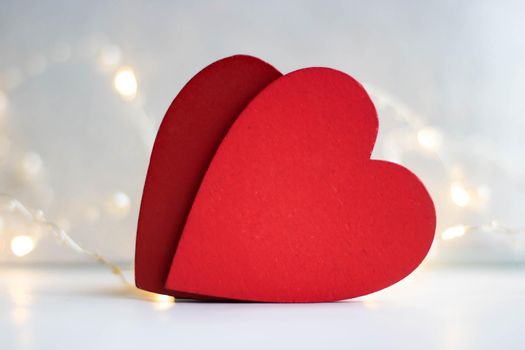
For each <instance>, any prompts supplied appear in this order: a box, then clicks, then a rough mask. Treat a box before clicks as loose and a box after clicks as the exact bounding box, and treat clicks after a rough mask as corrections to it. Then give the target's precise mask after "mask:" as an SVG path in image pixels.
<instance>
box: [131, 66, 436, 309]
mask: <svg viewBox="0 0 525 350" xmlns="http://www.w3.org/2000/svg"><path fill="white" fill-rule="evenodd" d="M261 85H263V84H261ZM214 94H220V89H217V90H216V91H215V92H211V90H210V92H209V93H207V96H208V97H209V98H216V96H215V95H214ZM228 96H229V97H232V98H233V95H228ZM228 96H226V97H228ZM221 97H224V96H221ZM217 98H218V97H217ZM244 101H245V100H243V102H244ZM227 102H228V100H227V99H226V100H225V101H224V103H227ZM193 103H195V104H197V105H198V104H200V103H206V100H205V99H203V98H202V97H201V96H199V97H198V98H195V99H194V100H193ZM241 104H242V103H241ZM239 105H240V104H239ZM168 114H169V113H168ZM200 120H202V122H203V123H206V122H207V121H208V120H209V119H205V118H203V117H201V119H200ZM178 127H179V126H178V125H175V124H173V130H172V131H171V132H173V133H176V132H178V133H182V132H183V131H179V130H176V128H178ZM201 127H202V126H201ZM377 127H378V122H377V116H376V111H375V109H374V106H373V104H372V102H371V100H370V98H369V97H368V95H367V93H366V92H365V90H364V89H363V87H362V86H361V85H360V84H359V83H358V82H356V81H355V80H354V79H353V78H351V77H350V76H348V75H346V74H344V73H342V72H339V71H336V70H332V69H327V68H308V69H303V70H299V71H295V72H293V73H290V74H287V75H285V76H283V77H281V78H279V79H277V80H275V81H274V82H273V83H271V84H270V85H268V86H267V87H266V88H265V89H263V90H262V91H261V92H260V93H259V94H258V95H257V96H255V98H253V100H252V101H251V102H250V103H249V104H248V105H247V107H246V108H245V109H244V110H243V111H242V113H241V114H240V116H239V117H238V119H237V120H236V121H235V123H234V124H233V126H232V127H231V128H230V130H229V132H228V133H227V134H226V136H225V137H224V139H223V140H222V143H221V144H220V146H219V148H218V149H217V152H216V153H215V156H214V157H213V160H212V161H211V164H210V166H209V168H208V170H207V172H206V174H205V176H204V179H203V181H202V183H201V182H200V175H201V173H202V171H203V168H205V166H204V165H202V166H200V167H198V168H199V169H198V171H195V172H194V173H192V174H191V175H195V174H197V177H199V181H195V180H194V179H193V178H191V176H190V173H188V174H185V175H184V176H188V179H187V183H189V184H191V190H188V192H187V193H186V194H184V195H181V196H179V195H177V192H176V191H174V190H173V189H172V186H174V185H173V183H175V182H177V181H176V180H174V179H173V178H172V177H171V176H174V175H173V174H176V172H177V171H182V172H184V171H185V170H184V167H181V166H177V170H174V169H170V167H172V166H174V164H179V163H180V162H186V163H192V162H193V161H195V162H196V163H198V164H204V163H205V162H206V161H209V159H210V154H211V152H210V151H209V150H207V151H206V152H202V153H203V155H202V154H201V155H196V153H195V149H199V148H198V147H195V146H190V145H185V144H182V143H180V142H178V143H177V146H176V147H173V146H172V144H171V142H172V141H171V139H170V137H168V136H164V137H163V139H162V141H160V142H159V141H157V143H158V145H156V150H155V151H154V156H155V152H157V155H156V157H154V159H153V160H152V164H156V165H155V166H154V169H155V170H154V171H152V168H151V167H150V173H149V174H148V181H147V185H148V184H149V186H150V187H155V191H151V189H150V191H151V193H149V195H146V194H145V199H146V200H147V202H145V203H146V204H144V203H143V207H142V212H141V221H142V222H141V223H142V225H143V226H142V229H143V230H144V232H145V231H146V230H148V233H147V234H148V237H147V239H152V241H151V242H150V243H149V244H151V245H155V247H158V246H159V245H160V246H162V248H160V249H159V251H160V254H161V255H162V258H161V259H154V258H151V255H152V254H156V252H157V251H156V250H155V249H153V248H150V247H148V248H147V249H150V251H149V253H148V254H150V255H149V256H150V257H149V259H150V261H151V262H152V264H153V265H154V266H153V265H152V266H147V267H146V266H145V265H143V266H142V269H143V270H142V271H141V274H142V279H143V281H144V282H145V281H146V278H145V277H144V273H146V270H147V271H149V272H151V271H152V270H153V269H158V271H155V278H154V279H152V281H154V283H152V285H155V286H157V285H158V283H160V281H161V278H162V277H164V276H165V273H166V266H164V265H162V264H164V263H165V262H166V261H167V258H168V256H169V255H170V254H173V253H174V248H173V247H174V242H175V241H176V239H178V233H179V232H180V231H179V230H180V227H181V225H182V224H183V220H184V215H185V213H186V211H187V208H188V205H189V203H190V202H191V200H193V195H194V191H195V189H196V188H197V187H198V186H199V183H200V188H199V190H198V192H197V196H196V197H195V200H194V202H193V206H192V208H191V211H190V213H189V216H188V218H187V221H186V224H185V227H184V231H183V234H182V237H181V239H180V242H179V244H178V247H177V249H176V252H175V254H174V256H173V261H172V264H171V270H170V272H169V275H168V278H167V280H166V289H168V290H174V291H178V292H186V293H190V294H197V295H206V296H209V297H217V298H228V299H236V300H246V301H265V302H320V301H333V300H341V299H347V298H352V297H357V296H360V295H364V294H367V293H371V292H374V291H377V290H380V289H382V288H385V287H387V286H389V285H391V284H393V283H395V282H397V281H399V280H400V279H402V278H403V277H405V276H407V275H408V274H409V273H410V272H411V271H413V270H414V269H415V268H416V267H417V266H418V265H419V264H420V263H421V261H422V260H423V258H424V257H425V255H426V254H427V252H428V249H429V248H430V245H431V243H432V240H433V237H434V230H435V210H434V205H433V203H432V200H431V198H430V196H429V194H428V192H427V191H426V189H425V187H424V186H423V184H422V183H421V182H420V181H419V179H418V178H417V177H416V176H415V175H414V174H412V173H411V172H410V171H409V170H407V169H405V168H403V167H402V166H400V165H397V164H393V163H389V162H385V161H378V160H370V154H371V151H372V148H373V145H374V142H375V138H376V134H377ZM188 130H192V128H187V129H185V130H184V132H188ZM214 136H215V138H214V139H213V141H214V146H216V144H217V143H218V142H219V139H220V137H221V136H222V134H221V135H218V134H214ZM159 137H160V135H159ZM180 137H183V136H178V138H180ZM178 138H173V139H174V140H178ZM190 140H191V137H187V138H186V139H185V141H186V142H190ZM173 142H174V141H173ZM160 145H162V147H170V148H172V147H173V148H180V147H184V151H183V152H181V154H180V155H179V156H178V158H173V155H172V154H171V153H166V154H163V155H162V157H161V156H160V155H159V154H158V153H159V148H160V147H161V146H160ZM195 159H198V160H195ZM166 168H168V169H169V170H168V171H169V174H171V175H170V177H166V176H161V175H159V172H160V173H162V172H164V171H166ZM152 172H154V174H155V176H153V175H152ZM179 201H182V202H183V204H178V203H179ZM152 203H158V204H152ZM148 206H152V207H153V208H148ZM179 206H180V207H179ZM182 213H184V214H182ZM173 217H177V219H176V220H175V219H173ZM146 221H147V223H146ZM156 228H160V229H162V233H153V234H152V233H151V232H149V230H154V229H156ZM139 232H140V230H139ZM168 232H173V233H174V236H176V238H175V239H174V238H172V237H167V233H168ZM157 236H158V237H160V238H161V239H160V240H159V238H158V237H157ZM145 238H146V237H143V238H142V239H143V240H144V239H145ZM142 244H145V243H144V241H142ZM164 246H167V247H168V248H169V249H165V248H164ZM142 263H143V264H144V263H145V262H144V261H143V262H142ZM159 271H160V272H159ZM139 285H140V283H139Z"/></svg>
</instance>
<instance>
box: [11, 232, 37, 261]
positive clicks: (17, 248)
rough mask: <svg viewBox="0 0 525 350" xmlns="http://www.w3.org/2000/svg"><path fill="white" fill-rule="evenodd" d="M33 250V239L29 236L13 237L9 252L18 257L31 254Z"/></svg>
mask: <svg viewBox="0 0 525 350" xmlns="http://www.w3.org/2000/svg"><path fill="white" fill-rule="evenodd" d="M34 248H35V243H34V242H33V238H31V237H29V236H26V235H20V236H15V237H13V239H12V240H11V251H12V252H13V254H14V255H16V256H18V257H22V256H26V255H27V254H29V253H31V252H32V251H33V249H34Z"/></svg>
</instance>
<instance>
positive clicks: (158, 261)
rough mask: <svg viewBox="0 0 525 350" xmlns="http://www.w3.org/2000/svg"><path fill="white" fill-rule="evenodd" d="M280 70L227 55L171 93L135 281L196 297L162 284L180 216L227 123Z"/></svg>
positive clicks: (146, 199)
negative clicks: (171, 98) (174, 94)
mask: <svg viewBox="0 0 525 350" xmlns="http://www.w3.org/2000/svg"><path fill="white" fill-rule="evenodd" d="M280 76H281V73H279V72H278V71H277V70H276V69H275V68H273V67H272V66H270V65H269V64H267V63H265V62H263V61H261V60H259V59H257V58H254V57H249V56H240V55H239V56H233V57H229V58H225V59H222V60H220V61H218V62H215V63H213V64H211V65H210V66H208V67H206V68H205V69H204V70H202V71H201V72H200V73H198V74H197V75H196V76H195V77H194V78H192V79H191V80H190V81H189V82H188V83H187V84H186V86H185V87H184V88H183V89H182V91H181V92H180V93H179V95H178V96H177V97H176V98H175V100H174V101H173V103H172V104H171V106H170V108H169V109H168V112H167V113H166V116H165V117H164V120H163V121H162V125H161V127H160V129H159V132H158V135H157V138H156V140H155V145H154V147H153V152H152V155H151V161H150V165H149V169H148V174H147V177H146V183H145V185H144V193H143V197H142V203H141V208H140V216H139V222H138V230H137V231H138V232H137V243H136V255H135V280H136V285H137V287H139V288H141V289H145V290H148V291H151V292H156V293H163V294H172V295H174V296H177V297H186V296H190V297H198V296H197V295H194V294H199V293H193V292H192V293H191V294H187V293H178V292H176V291H174V290H170V291H168V290H166V289H164V283H165V281H166V277H167V275H168V271H169V267H170V264H171V260H172V257H173V255H174V254H175V250H176V247H177V243H178V241H179V238H180V235H181V233H182V229H183V227H184V222H185V220H186V216H187V214H188V212H189V209H190V207H191V204H192V202H193V199H194V198H195V194H196V192H197V190H198V188H199V186H200V183H201V180H202V178H203V176H204V173H205V171H206V169H207V167H208V165H209V163H210V161H211V159H212V157H213V155H214V153H215V151H216V149H217V147H218V146H219V144H220V142H221V141H222V139H223V137H224V135H225V134H226V132H227V131H228V129H229V128H230V126H231V124H232V123H233V122H234V121H235V119H236V118H237V117H238V115H239V113H240V112H241V111H242V110H243V109H244V107H245V106H246V105H247V104H248V102H249V101H250V100H251V99H252V98H253V97H254V96H255V95H256V94H257V93H258V92H259V91H261V90H262V89H263V88H264V87H265V86H267V85H268V84H269V83H270V82H272V81H273V80H275V79H277V78H278V77H280ZM203 249H205V250H206V249H209V247H207V245H206V246H205V247H203ZM172 289H173V288H172Z"/></svg>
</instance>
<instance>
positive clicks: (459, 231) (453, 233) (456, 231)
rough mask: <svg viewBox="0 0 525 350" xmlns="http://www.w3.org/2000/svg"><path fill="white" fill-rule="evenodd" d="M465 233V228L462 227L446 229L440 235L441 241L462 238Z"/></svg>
mask: <svg viewBox="0 0 525 350" xmlns="http://www.w3.org/2000/svg"><path fill="white" fill-rule="evenodd" d="M466 232H467V228H466V227H465V226H463V225H457V226H452V227H449V228H447V229H446V230H445V231H443V233H442V234H441V238H442V239H443V240H449V239H454V238H458V237H461V236H463V235H464V234H465V233H466Z"/></svg>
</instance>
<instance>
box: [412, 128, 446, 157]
mask: <svg viewBox="0 0 525 350" xmlns="http://www.w3.org/2000/svg"><path fill="white" fill-rule="evenodd" d="M442 139H443V136H442V135H441V132H440V131H439V130H438V129H436V128H432V127H424V128H422V129H420V130H419V131H418V132H417V141H418V142H419V145H420V146H421V147H423V148H424V149H426V150H429V151H434V152H435V151H437V150H438V149H439V148H440V146H441V142H442Z"/></svg>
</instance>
